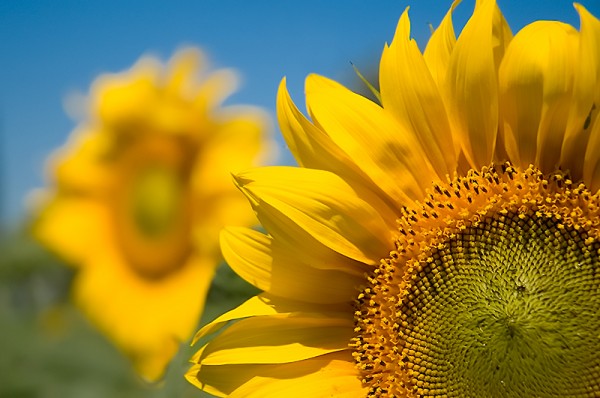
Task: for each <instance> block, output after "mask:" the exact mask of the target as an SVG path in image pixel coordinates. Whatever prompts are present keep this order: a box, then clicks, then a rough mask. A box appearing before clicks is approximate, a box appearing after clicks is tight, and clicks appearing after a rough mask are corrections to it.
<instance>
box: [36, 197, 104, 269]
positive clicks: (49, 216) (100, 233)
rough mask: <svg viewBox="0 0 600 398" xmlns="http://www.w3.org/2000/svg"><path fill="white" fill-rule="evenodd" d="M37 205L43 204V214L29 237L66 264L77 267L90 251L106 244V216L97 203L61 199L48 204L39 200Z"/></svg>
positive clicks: (76, 199)
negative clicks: (83, 215)
mask: <svg viewBox="0 0 600 398" xmlns="http://www.w3.org/2000/svg"><path fill="white" fill-rule="evenodd" d="M45 194H46V193H42V194H41V195H45ZM41 201H43V202H45V206H44V211H43V212H41V214H40V215H39V216H38V218H37V220H36V222H35V224H34V225H33V234H34V236H35V237H36V238H37V239H39V240H40V241H41V242H43V243H44V244H45V245H47V246H48V247H50V248H51V249H53V250H56V252H57V253H58V254H59V255H60V256H61V257H63V258H64V259H65V260H67V262H69V263H70V264H72V265H74V266H81V265H82V263H83V261H84V260H85V259H86V258H88V257H89V256H90V249H92V248H94V247H103V246H105V245H106V244H107V243H108V242H109V241H110V236H111V234H112V229H111V226H110V214H108V211H107V209H106V207H105V206H102V205H100V204H99V203H98V202H97V201H95V200H92V199H90V198H85V197H72V196H64V197H63V196H61V195H57V196H56V197H54V198H52V199H49V200H47V199H45V198H43V197H42V198H41ZM82 214H85V217H82Z"/></svg>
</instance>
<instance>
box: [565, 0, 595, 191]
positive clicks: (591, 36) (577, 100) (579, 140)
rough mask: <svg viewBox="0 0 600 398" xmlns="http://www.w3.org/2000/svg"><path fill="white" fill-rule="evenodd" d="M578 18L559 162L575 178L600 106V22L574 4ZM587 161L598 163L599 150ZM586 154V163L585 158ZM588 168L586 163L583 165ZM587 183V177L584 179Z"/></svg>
mask: <svg viewBox="0 0 600 398" xmlns="http://www.w3.org/2000/svg"><path fill="white" fill-rule="evenodd" d="M575 8H576V9H577V11H578V12H579V17H580V19H581V32H580V39H579V51H578V54H577V56H576V60H574V63H575V78H574V79H575V80H574V82H573V100H572V103H571V109H570V112H569V120H568V123H567V127H566V131H565V140H564V143H563V147H562V154H561V165H564V167H565V168H566V169H568V170H571V173H572V174H573V177H574V178H580V177H581V169H582V167H584V166H583V164H582V162H583V157H582V156H581V153H582V152H583V151H584V150H585V146H586V144H587V142H588V138H589V139H590V140H591V139H592V137H590V132H591V131H592V126H593V124H594V123H598V113H599V112H598V110H599V109H598V108H599V107H600V21H599V20H598V19H597V18H595V17H594V16H593V15H592V14H590V13H589V12H588V11H587V10H586V9H585V7H583V6H582V5H580V4H575ZM588 154H589V156H590V158H589V159H590V161H592V162H593V163H594V164H595V163H596V162H597V160H596V159H595V157H598V156H600V155H598V152H596V153H595V155H594V154H592V153H589V151H588ZM587 159H588V158H587V157H586V163H585V164H586V165H587V162H588V160H587ZM586 167H587V166H586ZM585 182H586V183H588V182H589V181H588V180H585Z"/></svg>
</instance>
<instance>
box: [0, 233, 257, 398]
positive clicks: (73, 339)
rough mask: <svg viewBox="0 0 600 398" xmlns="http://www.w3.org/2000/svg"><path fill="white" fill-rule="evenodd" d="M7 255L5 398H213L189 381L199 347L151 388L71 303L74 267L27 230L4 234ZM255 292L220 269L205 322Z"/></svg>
mask: <svg viewBox="0 0 600 398" xmlns="http://www.w3.org/2000/svg"><path fill="white" fill-rule="evenodd" d="M0 253H1V254H0V331H1V338H0V352H1V353H2V354H1V355H0V397H3V398H30V397H31V398H34V397H35V398H38V397H40V398H101V397H102V398H106V397H116V398H120V397H124V398H137V397H150V398H162V397H184V398H186V397H209V396H210V395H208V394H205V393H203V392H201V391H200V390H198V389H197V388H196V387H194V386H192V385H191V384H189V383H188V382H187V381H186V380H185V379H184V377H183V375H184V373H185V372H186V371H187V369H188V359H189V358H190V357H191V355H192V354H193V353H194V351H195V350H196V349H197V348H199V345H198V346H197V347H189V346H188V345H187V344H184V345H182V346H181V349H180V352H179V354H178V355H177V357H176V358H175V359H174V360H173V362H172V363H171V366H170V367H169V369H168V371H167V374H166V376H165V378H164V380H163V381H161V382H160V383H157V384H148V383H146V382H144V381H143V380H141V379H140V378H139V377H138V376H137V375H136V374H135V373H134V372H133V370H132V368H131V366H130V365H129V363H128V361H127V359H126V358H124V357H123V356H122V355H121V354H120V352H119V351H117V350H116V348H115V347H113V346H112V345H111V343H110V342H109V341H108V340H107V339H106V338H105V337H104V336H103V335H101V334H100V333H99V332H98V331H97V330H95V329H94V327H93V325H91V324H90V323H89V322H88V321H87V320H86V319H85V317H84V316H83V314H81V313H80V312H79V311H78V309H77V308H76V307H74V306H73V304H72V303H70V301H69V288H70V283H71V280H72V278H73V270H72V269H70V268H69V267H68V266H66V265H65V264H63V263H62V262H61V261H60V259H58V258H56V257H55V256H54V255H52V254H51V253H49V252H48V251H46V250H45V249H44V248H42V247H41V246H40V245H39V244H37V243H36V242H35V241H33V240H32V239H31V238H30V237H29V236H28V234H27V233H26V232H25V231H24V230H20V231H8V232H7V231H4V232H0ZM255 293H256V290H255V288H254V287H252V286H250V285H249V284H247V283H246V282H245V281H243V280H241V279H240V278H239V277H238V276H237V275H235V274H234V273H233V271H231V269H230V268H229V267H228V266H226V265H222V266H220V267H219V269H218V271H217V276H216V278H215V280H214V281H213V284H212V287H211V290H210V291H209V295H208V300H207V307H206V309H205V312H204V316H203V318H202V320H201V322H200V324H204V323H205V322H207V321H209V320H211V319H213V318H215V317H216V316H218V315H219V314H221V313H223V312H225V311H227V310H229V309H231V308H233V307H235V306H236V305H238V304H239V303H241V302H243V301H244V300H246V299H247V298H248V297H250V296H252V295H254V294H255ZM200 324H199V325H200Z"/></svg>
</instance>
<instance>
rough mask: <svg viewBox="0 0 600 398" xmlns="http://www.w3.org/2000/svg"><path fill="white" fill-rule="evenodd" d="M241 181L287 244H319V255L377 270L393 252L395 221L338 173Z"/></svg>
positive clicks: (283, 171) (247, 175)
mask: <svg viewBox="0 0 600 398" xmlns="http://www.w3.org/2000/svg"><path fill="white" fill-rule="evenodd" d="M235 180H236V184H237V185H238V187H239V188H240V190H241V191H242V192H243V193H244V194H245V195H246V197H248V199H249V201H250V203H251V204H252V206H253V208H254V209H255V211H256V213H257V216H258V218H259V220H260V221H261V223H262V225H263V226H264V227H265V228H266V229H267V231H269V233H270V234H271V235H273V237H275V238H276V239H281V240H282V242H286V241H287V242H290V241H291V240H292V239H293V241H294V242H295V243H294V244H298V245H299V246H306V245H308V244H310V242H314V245H312V246H313V247H314V249H315V250H321V251H323V250H326V249H330V250H333V251H335V252H337V253H339V254H342V255H344V256H346V257H348V258H350V259H353V260H356V261H359V262H362V263H365V264H371V265H372V264H376V263H377V262H378V260H379V258H380V256H381V253H387V252H389V251H390V250H391V249H392V248H393V246H392V242H393V233H392V231H391V229H390V228H389V224H388V223H389V221H390V220H384V219H382V217H381V215H379V213H378V212H377V211H376V210H375V209H373V207H371V205H370V204H368V203H367V202H366V201H364V200H363V199H362V198H360V197H359V196H358V195H357V193H356V192H355V191H354V190H353V189H352V187H351V186H350V185H348V184H347V183H346V182H345V181H344V180H342V179H341V178H340V177H338V176H336V175H335V174H333V173H329V172H326V171H322V170H313V169H303V168H297V167H284V166H279V167H275V166H273V167H264V168H258V169H253V170H250V171H246V172H244V173H240V174H238V175H236V176H235ZM339 198H344V200H343V201H342V200H339Z"/></svg>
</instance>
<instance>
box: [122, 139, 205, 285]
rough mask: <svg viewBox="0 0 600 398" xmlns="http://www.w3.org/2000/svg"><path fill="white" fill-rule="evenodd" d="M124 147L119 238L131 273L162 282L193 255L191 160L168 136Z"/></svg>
mask: <svg viewBox="0 0 600 398" xmlns="http://www.w3.org/2000/svg"><path fill="white" fill-rule="evenodd" d="M126 149H127V150H124V151H123V154H122V156H121V170H122V174H121V175H120V176H119V177H120V179H119V183H118V184H117V188H116V190H115V193H114V198H113V200H114V202H113V204H114V217H115V220H114V221H115V225H119V228H116V230H115V234H116V235H117V236H116V237H117V241H118V243H119V245H120V247H121V249H122V252H123V254H124V255H125V260H126V261H127V264H129V265H130V267H131V268H132V270H133V271H134V272H136V273H137V274H138V275H140V276H142V277H146V278H148V279H159V278H162V277H164V276H167V275H169V274H170V273H171V272H173V271H174V270H176V269H178V268H179V267H182V266H184V265H185V260H186V258H187V256H188V255H189V252H190V248H191V239H190V235H191V234H190V228H191V221H192V217H193V212H192V207H191V201H192V199H193V198H192V195H191V191H190V189H191V188H190V187H189V184H188V179H189V175H188V172H187V170H188V169H189V167H188V163H189V161H190V160H189V159H190V156H189V154H188V153H187V152H186V148H185V146H184V145H183V144H182V143H180V142H177V141H175V140H169V139H166V138H164V137H159V138H155V139H148V140H144V141H140V142H134V143H133V144H132V145H130V147H128V148H126Z"/></svg>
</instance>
